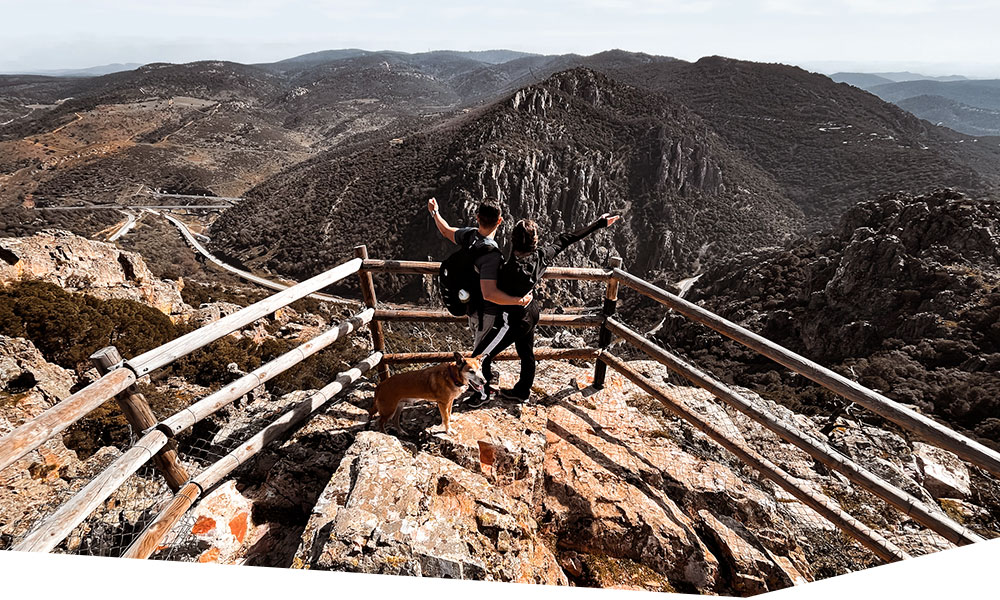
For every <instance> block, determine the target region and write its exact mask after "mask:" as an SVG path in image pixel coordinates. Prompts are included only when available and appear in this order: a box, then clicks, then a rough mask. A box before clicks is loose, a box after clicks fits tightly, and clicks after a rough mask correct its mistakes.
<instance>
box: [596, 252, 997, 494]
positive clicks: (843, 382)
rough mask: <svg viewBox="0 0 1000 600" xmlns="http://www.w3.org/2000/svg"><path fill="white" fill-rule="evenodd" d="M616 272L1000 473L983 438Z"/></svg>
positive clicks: (672, 305) (684, 312) (993, 453)
mask: <svg viewBox="0 0 1000 600" xmlns="http://www.w3.org/2000/svg"><path fill="white" fill-rule="evenodd" d="M614 276H615V278H616V279H618V280H619V281H621V282H622V283H624V284H625V285H627V286H628V287H630V288H632V289H634V290H636V291H637V292H639V293H641V294H643V295H645V296H648V297H650V298H652V299H654V300H656V301H658V302H660V303H661V304H663V305H665V306H668V307H670V308H672V309H674V310H675V311H677V312H678V313H680V314H682V315H684V316H685V317H687V318H689V319H691V320H692V321H695V322H697V323H701V324H703V325H706V326H708V327H710V328H712V329H714V330H715V331H718V332H719V333H721V334H722V335H724V336H726V337H728V338H729V339H732V340H735V341H737V342H739V343H741V344H743V345H744V346H746V347H748V348H750V349H751V350H754V351H756V352H758V353H760V354H763V355H764V356H766V357H768V358H770V359H771V360H773V361H775V362H777V363H780V364H782V365H784V366H785V367H788V368H789V369H791V370H792V371H795V372H796V373H798V374H800V375H803V376H805V377H808V378H809V379H811V380H813V381H815V382H816V383H818V384H820V385H822V386H823V387H825V388H827V389H829V390H832V391H834V392H836V393H838V394H840V395H841V396H843V397H844V398H847V399H848V400H850V401H852V402H856V403H857V404H860V405H861V406H863V407H865V408H867V409H868V410H870V411H872V412H874V413H876V414H878V415H881V416H883V417H885V418H886V419H888V420H890V421H892V422H893V423H895V424H897V425H899V426H900V427H903V428H905V429H908V430H910V431H912V432H914V433H916V434H917V435H919V436H920V437H922V438H924V439H925V440H928V441H930V442H932V443H933V444H936V445H937V446H940V447H941V448H944V449H946V450H950V451H951V452H954V453H955V454H957V455H958V456H960V457H962V458H964V459H965V460H967V461H969V462H970V463H972V464H974V465H976V466H978V467H981V468H983V469H986V470H987V471H989V472H990V473H992V474H993V475H995V476H997V477H1000V453H998V452H996V451H994V450H991V449H989V448H987V447H986V446H984V445H982V444H980V443H979V442H976V441H974V440H971V439H969V438H967V437H965V436H963V435H961V434H958V433H956V432H954V431H952V430H951V429H948V428H947V427H945V426H944V425H941V424H940V423H938V422H936V421H934V420H932V419H929V418H927V417H925V416H924V415H921V414H919V413H917V412H914V411H912V410H910V409H908V408H906V407H905V406H903V405H901V404H899V403H898V402H895V401H893V400H890V399H889V398H886V397H885V396H883V395H882V394H879V393H877V392H875V391H872V390H870V389H868V388H866V387H864V386H862V385H860V384H858V383H855V382H854V381H851V380H850V379H847V378H846V377H843V376H841V375H838V374H837V373H834V372H833V371H831V370H830V369H827V368H826V367H823V366H822V365H819V364H817V363H815V362H813V361H811V360H809V359H807V358H805V357H803V356H800V355H798V354H796V353H794V352H792V351H791V350H788V349H786V348H783V347H781V346H779V345H778V344H775V343H774V342H772V341H770V340H768V339H766V338H764V337H761V336H759V335H757V334H756V333H753V332H752V331H749V330H747V329H744V328H743V327H740V326H739V325H736V324H735V323H733V322H731V321H728V320H726V319H723V318H722V317H720V316H718V315H716V314H714V313H712V312H710V311H708V310H705V309H704V308H702V307H700V306H698V305H697V304H692V303H691V302H688V301H687V300H684V299H682V298H680V297H679V296H676V295H674V294H671V293H670V292H668V291H666V290H664V289H663V288H659V287H657V286H655V285H653V284H651V283H649V282H648V281H644V280H642V279H639V278H638V277H636V276H634V275H632V274H630V273H628V272H626V271H623V270H621V269H615V270H614Z"/></svg>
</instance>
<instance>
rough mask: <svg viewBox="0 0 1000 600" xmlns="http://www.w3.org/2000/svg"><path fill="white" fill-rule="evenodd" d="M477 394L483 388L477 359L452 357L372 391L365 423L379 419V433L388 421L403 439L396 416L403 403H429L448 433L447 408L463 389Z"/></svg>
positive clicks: (392, 378) (409, 372)
mask: <svg viewBox="0 0 1000 600" xmlns="http://www.w3.org/2000/svg"><path fill="white" fill-rule="evenodd" d="M468 385H471V386H472V387H473V388H475V389H476V390H481V389H482V388H483V386H484V385H486V379H485V378H484V377H483V371H482V359H481V358H480V357H478V356H477V357H474V358H468V359H467V358H462V355H461V354H460V353H458V352H456V353H455V362H453V363H442V364H440V365H437V366H434V367H427V368H426V369H420V370H417V371H406V372H405V373H397V374H395V375H393V376H392V377H390V378H389V379H386V380H385V381H383V382H382V383H380V384H379V385H378V387H377V388H376V389H375V401H374V402H372V407H371V409H369V411H368V419H369V421H370V420H371V419H372V417H374V416H375V415H376V414H377V415H379V419H378V428H379V431H385V425H386V423H388V422H389V419H390V418H391V419H392V424H393V427H395V429H396V431H398V432H399V433H400V434H401V435H407V434H406V432H405V431H403V428H402V427H400V425H399V415H400V413H402V412H403V405H404V404H405V402H404V400H416V399H422V400H431V401H433V402H436V403H437V406H438V410H439V411H441V424H442V425H444V431H445V433H448V434H450V433H451V425H450V423H449V422H450V420H451V405H452V402H454V401H455V398H458V397H459V396H460V395H461V394H462V390H464V389H465V387H466V386H468Z"/></svg>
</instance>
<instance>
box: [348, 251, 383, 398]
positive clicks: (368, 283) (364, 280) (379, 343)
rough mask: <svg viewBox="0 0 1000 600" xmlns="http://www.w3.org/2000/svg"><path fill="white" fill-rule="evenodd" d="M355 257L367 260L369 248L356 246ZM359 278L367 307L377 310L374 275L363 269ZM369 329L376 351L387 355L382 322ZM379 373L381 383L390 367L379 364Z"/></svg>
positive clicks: (374, 321) (372, 325)
mask: <svg viewBox="0 0 1000 600" xmlns="http://www.w3.org/2000/svg"><path fill="white" fill-rule="evenodd" d="M354 256H356V257H358V258H360V259H361V260H362V261H364V260H367V259H368V246H366V245H364V244H361V245H360V246H355V247H354ZM358 278H359V279H360V280H361V297H362V298H363V299H364V302H365V306H367V307H369V308H375V304H377V302H378V300H377V299H376V297H375V281H374V280H373V279H372V274H371V273H370V272H368V271H366V270H364V269H363V268H362V269H361V270H360V271H358ZM368 329H369V330H370V331H371V332H372V346H374V349H375V351H376V352H381V353H383V354H385V332H383V331H382V321H378V320H372V322H371V323H369V324H368ZM377 373H378V380H379V381H385V380H386V379H388V378H389V367H388V365H386V364H385V363H384V362H379V364H378V370H377Z"/></svg>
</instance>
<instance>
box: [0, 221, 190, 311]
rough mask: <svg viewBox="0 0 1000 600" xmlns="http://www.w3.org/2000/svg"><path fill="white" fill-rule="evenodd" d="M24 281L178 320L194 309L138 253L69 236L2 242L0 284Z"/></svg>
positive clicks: (41, 235) (45, 233)
mask: <svg viewBox="0 0 1000 600" xmlns="http://www.w3.org/2000/svg"><path fill="white" fill-rule="evenodd" d="M23 279H39V280H42V281H47V282H50V283H54V284H56V285H58V286H59V287H61V288H63V289H65V290H68V291H78V292H84V293H86V294H90V295H92V296H95V297H97V298H101V299H109V298H126V299H129V300H135V301H137V302H142V303H143V304H148V305H150V306H153V307H154V308H157V309H159V310H160V311H162V312H164V313H165V314H167V315H169V316H171V317H172V318H174V319H179V318H182V317H183V316H184V315H186V314H187V313H188V312H190V310H191V307H190V306H188V305H187V304H185V303H184V301H183V300H182V299H181V293H180V287H179V285H178V284H177V283H173V282H167V281H162V280H160V279H157V278H155V277H153V274H152V273H151V272H150V271H149V268H148V267H146V263H145V262H144V261H143V259H142V258H141V257H140V256H139V255H138V254H135V253H134V252H124V251H122V250H119V249H118V248H116V247H115V246H114V244H107V243H104V242H95V241H91V240H88V239H86V238H83V237H80V236H77V235H73V234H71V233H68V232H65V231H59V230H54V229H53V230H45V231H42V232H40V233H37V234H35V235H33V236H30V237H22V238H0V283H9V282H12V281H19V280H23Z"/></svg>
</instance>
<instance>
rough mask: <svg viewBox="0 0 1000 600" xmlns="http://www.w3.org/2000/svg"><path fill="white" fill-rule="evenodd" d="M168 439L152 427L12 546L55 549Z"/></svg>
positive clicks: (27, 548)
mask: <svg viewBox="0 0 1000 600" xmlns="http://www.w3.org/2000/svg"><path fill="white" fill-rule="evenodd" d="M167 441H168V438H167V436H166V435H165V434H164V433H163V432H162V431H157V430H153V431H150V432H149V433H147V434H146V435H144V436H142V438H141V439H140V440H139V441H138V442H137V443H136V444H135V445H134V446H132V447H131V448H129V449H128V451H126V452H125V453H124V454H122V455H121V456H120V457H118V459H117V460H115V461H114V462H113V463H111V466H109V467H108V468H106V469H105V470H103V471H101V473H100V474H99V475H98V476H97V477H95V478H94V479H92V480H91V482H90V483H88V484H87V485H86V487H84V488H83V489H82V490H80V491H79V492H77V493H76V495H74V496H73V497H72V498H70V499H69V501H68V502H66V503H65V504H63V505H62V506H60V507H59V510H57V511H56V512H54V513H52V515H51V516H50V517H49V518H47V519H45V520H44V521H42V522H41V523H40V524H39V525H38V526H37V527H36V528H35V529H34V530H33V531H32V532H31V533H29V534H28V535H27V536H25V538H24V539H23V540H21V542H20V543H18V544H17V545H16V546H14V548H13V549H14V550H18V551H22V552H50V551H52V549H53V548H55V547H56V546H58V545H59V542H61V541H63V540H64V539H66V536H67V535H69V534H70V532H71V531H73V529H74V528H75V527H76V526H77V525H79V524H80V523H82V522H83V521H84V520H85V519H86V518H87V515H89V514H90V513H91V512H93V511H94V509H95V508H97V507H98V506H100V505H101V503H102V502H104V501H105V500H107V499H108V498H109V497H110V496H111V494H113V493H114V492H115V490H117V489H118V488H119V487H120V486H121V485H122V484H123V483H125V480H126V479H128V478H129V477H130V476H131V475H132V474H133V473H135V472H136V471H138V470H139V467H141V466H142V465H144V464H145V463H146V461H148V460H149V459H150V458H152V457H153V455H154V454H156V453H157V452H159V450H160V449H161V448H163V447H164V446H165V445H166V444H167Z"/></svg>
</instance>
